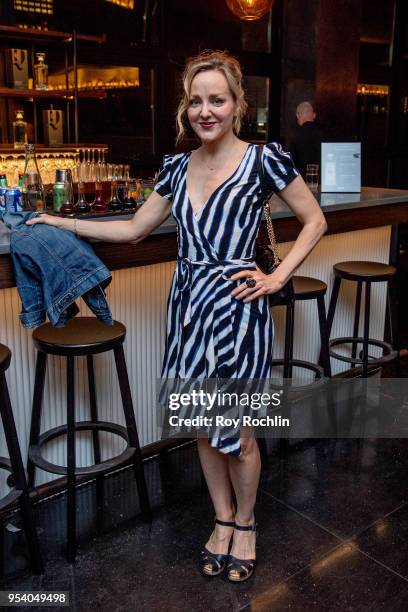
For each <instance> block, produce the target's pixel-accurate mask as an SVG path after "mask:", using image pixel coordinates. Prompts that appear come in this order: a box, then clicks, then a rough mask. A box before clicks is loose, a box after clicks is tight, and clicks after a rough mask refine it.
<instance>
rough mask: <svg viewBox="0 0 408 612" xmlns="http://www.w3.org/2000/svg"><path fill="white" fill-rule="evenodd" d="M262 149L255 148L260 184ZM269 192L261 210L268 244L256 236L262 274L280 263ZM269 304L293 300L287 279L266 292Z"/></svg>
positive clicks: (285, 302) (261, 147)
mask: <svg viewBox="0 0 408 612" xmlns="http://www.w3.org/2000/svg"><path fill="white" fill-rule="evenodd" d="M262 149H263V146H258V147H257V148H256V156H257V159H256V161H257V165H258V172H259V176H260V177H261V184H262V183H263V177H264V170H263V165H262V157H261V156H262ZM269 199H270V194H268V195H267V196H266V197H265V199H264V203H263V210H264V214H265V219H266V227H267V230H268V238H269V244H265V243H262V242H261V241H260V239H259V237H258V239H257V242H256V251H255V263H256V265H257V266H258V268H259V269H260V270H261V272H263V273H264V274H272V272H275V270H276V268H277V267H278V266H279V264H280V263H281V259H280V258H279V254H278V249H277V246H276V237H275V230H274V228H273V223H272V217H271V209H270V206H269ZM268 299H269V306H284V305H287V304H290V303H292V302H293V300H294V292H293V283H292V279H289V280H288V282H287V283H285V285H284V286H283V287H282V288H281V289H280V290H279V291H277V292H276V293H270V294H268Z"/></svg>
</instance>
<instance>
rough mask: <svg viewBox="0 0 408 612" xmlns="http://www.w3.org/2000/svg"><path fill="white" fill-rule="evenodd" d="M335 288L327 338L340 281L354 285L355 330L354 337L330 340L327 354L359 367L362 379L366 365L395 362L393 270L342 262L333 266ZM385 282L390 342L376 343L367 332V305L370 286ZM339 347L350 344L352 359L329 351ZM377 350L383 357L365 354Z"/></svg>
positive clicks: (356, 262) (374, 263)
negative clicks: (362, 307) (358, 351)
mask: <svg viewBox="0 0 408 612" xmlns="http://www.w3.org/2000/svg"><path fill="white" fill-rule="evenodd" d="M333 271H334V276H335V278H334V285H333V290H332V294H331V298H330V305H329V311H328V315H327V324H328V330H329V336H330V332H331V328H332V325H333V319H334V314H335V310H336V304H337V298H338V295H339V291H340V285H341V281H342V280H350V281H354V282H356V283H357V293H356V302H355V310H354V326H353V335H352V336H347V337H343V338H333V339H332V340H330V342H329V353H330V356H331V357H334V358H335V359H339V360H340V361H344V362H346V363H350V364H352V365H353V366H355V365H361V366H362V375H363V377H364V378H366V377H367V375H368V366H369V365H380V364H383V363H386V362H388V361H392V360H393V359H397V358H398V355H399V353H398V351H396V350H394V348H393V346H396V345H397V338H398V332H397V317H396V313H395V306H396V272H397V270H396V268H395V267H394V266H391V265H389V264H384V263H378V262H375V261H342V262H340V263H337V264H335V265H334V266H333ZM381 282H387V283H388V287H387V290H388V291H387V297H388V311H389V316H390V329H391V342H392V344H390V343H388V342H384V341H382V340H375V339H373V338H370V337H369V332H370V303H371V283H381ZM363 283H365V305H364V331H363V336H362V337H361V336H359V335H358V330H359V323H360V310H361V293H362V285H363ZM340 344H351V345H352V348H351V357H347V356H346V355H341V354H340V353H337V352H336V351H334V350H333V349H332V347H335V346H338V345H340ZM358 344H362V347H363V348H362V350H361V351H360V353H359V357H357V346H358ZM370 345H373V346H377V347H379V348H382V349H383V355H382V357H372V356H370V355H369V354H368V349H369V346H370Z"/></svg>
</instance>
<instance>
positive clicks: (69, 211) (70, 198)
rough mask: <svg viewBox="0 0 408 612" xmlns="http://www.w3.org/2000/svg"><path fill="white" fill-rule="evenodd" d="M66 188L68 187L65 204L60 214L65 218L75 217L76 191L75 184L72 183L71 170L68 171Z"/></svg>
mask: <svg viewBox="0 0 408 612" xmlns="http://www.w3.org/2000/svg"><path fill="white" fill-rule="evenodd" d="M65 186H66V197H65V202H63V204H62V206H61V208H60V214H61V215H62V216H63V217H73V216H74V213H75V209H74V189H73V183H72V172H71V170H67V174H66V179H65Z"/></svg>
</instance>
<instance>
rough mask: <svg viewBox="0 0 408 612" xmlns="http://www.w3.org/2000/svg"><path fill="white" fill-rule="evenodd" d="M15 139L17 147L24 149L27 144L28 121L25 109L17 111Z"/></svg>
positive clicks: (14, 124) (14, 128) (14, 130)
mask: <svg viewBox="0 0 408 612" xmlns="http://www.w3.org/2000/svg"><path fill="white" fill-rule="evenodd" d="M13 139H14V148H15V149H24V147H25V145H26V144H27V122H26V121H24V111H22V110H18V111H16V118H15V120H14V121H13Z"/></svg>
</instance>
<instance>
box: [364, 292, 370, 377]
mask: <svg viewBox="0 0 408 612" xmlns="http://www.w3.org/2000/svg"><path fill="white" fill-rule="evenodd" d="M370 302H371V283H368V282H366V287H365V304H364V335H363V338H364V342H363V378H367V374H368V339H369V337H370Z"/></svg>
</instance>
